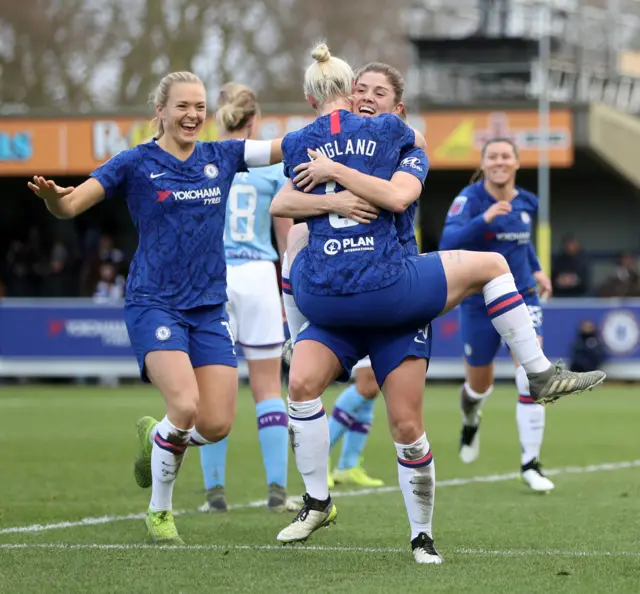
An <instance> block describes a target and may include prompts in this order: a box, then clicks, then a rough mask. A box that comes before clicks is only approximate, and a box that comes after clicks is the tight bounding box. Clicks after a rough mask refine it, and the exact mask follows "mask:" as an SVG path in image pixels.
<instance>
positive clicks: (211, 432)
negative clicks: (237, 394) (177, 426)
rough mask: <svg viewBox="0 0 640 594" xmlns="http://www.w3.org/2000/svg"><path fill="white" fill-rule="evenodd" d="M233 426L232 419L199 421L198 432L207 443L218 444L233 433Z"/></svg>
mask: <svg viewBox="0 0 640 594" xmlns="http://www.w3.org/2000/svg"><path fill="white" fill-rule="evenodd" d="M231 424H232V422H231V420H230V419H229V420H227V419H198V422H197V423H196V430H197V431H198V433H199V434H200V435H202V437H204V438H205V439H206V440H207V441H209V442H211V443H217V442H218V441H222V440H223V439H224V438H225V437H227V436H228V435H229V433H231Z"/></svg>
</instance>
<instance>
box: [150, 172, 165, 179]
mask: <svg viewBox="0 0 640 594" xmlns="http://www.w3.org/2000/svg"><path fill="white" fill-rule="evenodd" d="M163 175H167V174H166V173H152V174H151V175H150V176H149V177H150V178H151V179H156V177H162V176H163Z"/></svg>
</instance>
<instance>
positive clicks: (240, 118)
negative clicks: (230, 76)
mask: <svg viewBox="0 0 640 594" xmlns="http://www.w3.org/2000/svg"><path fill="white" fill-rule="evenodd" d="M256 115H260V105H259V104H258V98H257V97H256V94H255V93H254V92H253V90H252V89H251V88H250V87H248V86H246V85H243V84H240V83H236V82H229V83H227V84H226V85H224V86H223V87H222V89H220V95H218V110H217V111H216V121H217V122H218V126H220V127H221V128H224V129H225V130H226V131H227V132H235V131H236V130H242V128H244V127H245V126H246V125H247V123H248V122H249V119H250V118H252V117H254V116H256Z"/></svg>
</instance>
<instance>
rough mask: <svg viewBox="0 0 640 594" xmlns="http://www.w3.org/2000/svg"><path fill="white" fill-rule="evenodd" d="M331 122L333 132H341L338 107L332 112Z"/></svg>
mask: <svg viewBox="0 0 640 594" xmlns="http://www.w3.org/2000/svg"><path fill="white" fill-rule="evenodd" d="M329 123H330V125H331V134H340V112H339V111H338V110H337V109H336V110H335V111H332V112H331V115H330V116H329Z"/></svg>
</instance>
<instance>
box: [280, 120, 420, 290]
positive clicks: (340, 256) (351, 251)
mask: <svg viewBox="0 0 640 594" xmlns="http://www.w3.org/2000/svg"><path fill="white" fill-rule="evenodd" d="M414 144H415V133H414V131H413V130H412V129H411V128H409V126H407V125H406V124H405V123H404V122H403V121H402V120H401V119H400V118H399V117H398V116H396V115H393V114H383V115H380V116H377V117H374V118H361V117H359V116H357V115H355V114H352V113H351V112H348V111H344V110H340V111H334V112H332V113H331V114H329V115H325V116H322V117H319V118H318V119H317V120H315V121H314V122H313V123H312V124H310V125H309V126H306V127H305V128H303V129H302V130H298V131H297V132H292V133H290V134H287V135H286V136H285V137H284V139H283V142H282V151H283V154H284V162H285V174H286V175H287V176H288V177H291V178H293V177H295V174H294V173H293V169H294V168H295V167H296V166H298V165H299V164H300V163H303V162H305V161H308V160H309V156H308V153H307V149H314V150H317V151H319V152H321V153H323V154H325V155H326V156H327V157H329V158H331V159H333V160H334V161H337V162H339V163H342V164H343V165H346V166H347V167H351V168H353V169H356V170H358V171H361V172H362V173H366V174H368V175H373V176H376V177H380V178H382V179H387V180H389V179H391V177H392V175H393V174H394V173H395V171H396V169H397V167H398V164H399V162H400V155H401V154H402V152H403V151H404V150H407V149H410V148H412V147H413V146H414ZM414 172H415V173H414V174H415V175H416V176H417V177H418V178H420V179H421V181H423V182H424V178H425V175H426V171H422V172H418V171H417V170H414ZM343 189H344V188H342V187H341V186H340V185H338V184H336V183H335V182H328V183H326V184H320V185H318V186H316V187H315V188H314V189H313V192H314V193H316V194H321V193H325V194H333V193H335V192H338V191H341V190H343ZM307 224H308V227H309V245H308V246H307V247H306V248H305V249H304V250H303V251H302V253H301V255H300V256H302V258H303V262H304V266H303V277H302V280H303V282H304V283H305V285H306V288H307V290H308V291H309V292H310V293H313V294H317V295H349V294H354V293H362V292H366V291H373V290H375V289H380V288H383V287H386V286H389V285H391V284H392V283H394V282H395V281H396V280H397V279H398V278H399V276H400V274H401V273H402V270H403V266H404V264H403V249H402V246H401V245H400V243H399V241H398V236H397V233H396V227H395V215H394V214H393V213H391V212H388V211H381V212H380V214H379V215H378V218H377V219H376V220H375V221H373V222H372V223H371V224H359V223H357V222H355V221H352V220H351V219H346V218H344V217H341V216H339V215H336V214H330V215H322V216H317V217H310V218H309V219H307ZM300 256H299V257H300Z"/></svg>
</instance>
